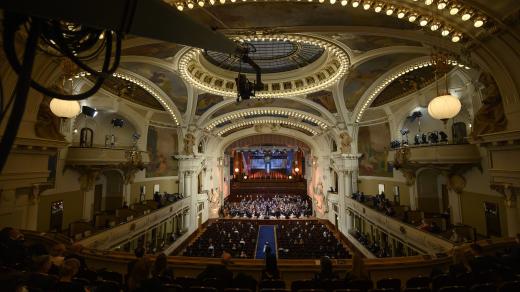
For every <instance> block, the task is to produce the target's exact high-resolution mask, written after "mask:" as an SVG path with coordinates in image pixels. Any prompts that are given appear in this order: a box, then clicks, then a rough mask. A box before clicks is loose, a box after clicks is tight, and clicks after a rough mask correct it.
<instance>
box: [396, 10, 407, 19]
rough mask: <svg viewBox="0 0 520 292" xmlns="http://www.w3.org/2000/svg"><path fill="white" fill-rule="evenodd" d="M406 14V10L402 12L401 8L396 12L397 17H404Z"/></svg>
mask: <svg viewBox="0 0 520 292" xmlns="http://www.w3.org/2000/svg"><path fill="white" fill-rule="evenodd" d="M405 15H406V12H404V11H403V10H401V11H399V13H397V18H399V19H401V18H404V17H405Z"/></svg>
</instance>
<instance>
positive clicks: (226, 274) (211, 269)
mask: <svg viewBox="0 0 520 292" xmlns="http://www.w3.org/2000/svg"><path fill="white" fill-rule="evenodd" d="M231 263H232V261H231V254H230V253H228V252H227V251H224V252H223V253H222V264H220V265H217V264H210V265H208V266H207V267H206V269H204V271H202V273H200V274H199V275H198V276H197V279H198V280H200V281H204V280H206V279H211V278H215V279H217V280H220V281H222V282H224V283H231V281H233V272H231V271H230V270H228V268H227V266H228V265H229V264H231Z"/></svg>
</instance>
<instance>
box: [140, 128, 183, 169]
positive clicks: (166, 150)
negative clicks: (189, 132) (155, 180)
mask: <svg viewBox="0 0 520 292" xmlns="http://www.w3.org/2000/svg"><path fill="white" fill-rule="evenodd" d="M177 147H178V146H177V131H176V130H175V129H170V128H159V127H154V126H149V127H148V140H147V145H146V150H147V151H148V155H149V156H150V164H148V166H147V167H146V177H158V176H172V175H177V174H178V170H179V166H178V162H177V161H176V160H173V159H172V155H174V154H177V153H178V151H177V149H178V148H177Z"/></svg>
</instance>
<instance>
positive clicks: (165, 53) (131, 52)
mask: <svg viewBox="0 0 520 292" xmlns="http://www.w3.org/2000/svg"><path fill="white" fill-rule="evenodd" d="M183 47H184V46H182V45H178V44H173V43H166V42H161V43H155V44H147V45H140V46H135V47H131V48H126V49H124V50H123V51H122V54H123V56H145V57H152V58H158V59H168V58H171V57H173V56H175V54H177V52H179V50H180V49H182V48H183Z"/></svg>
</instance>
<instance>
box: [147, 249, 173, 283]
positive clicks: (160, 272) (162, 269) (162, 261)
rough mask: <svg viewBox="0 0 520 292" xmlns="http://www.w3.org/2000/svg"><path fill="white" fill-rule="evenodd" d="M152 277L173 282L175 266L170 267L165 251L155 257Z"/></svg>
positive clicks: (164, 281)
mask: <svg viewBox="0 0 520 292" xmlns="http://www.w3.org/2000/svg"><path fill="white" fill-rule="evenodd" d="M152 277H153V278H155V279H159V280H160V281H161V282H162V283H171V282H173V278H174V276H173V268H172V267H168V258H167V257H166V255H165V254H164V253H161V254H159V255H158V256H157V258H156V259H155V262H154V264H153V267H152Z"/></svg>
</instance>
